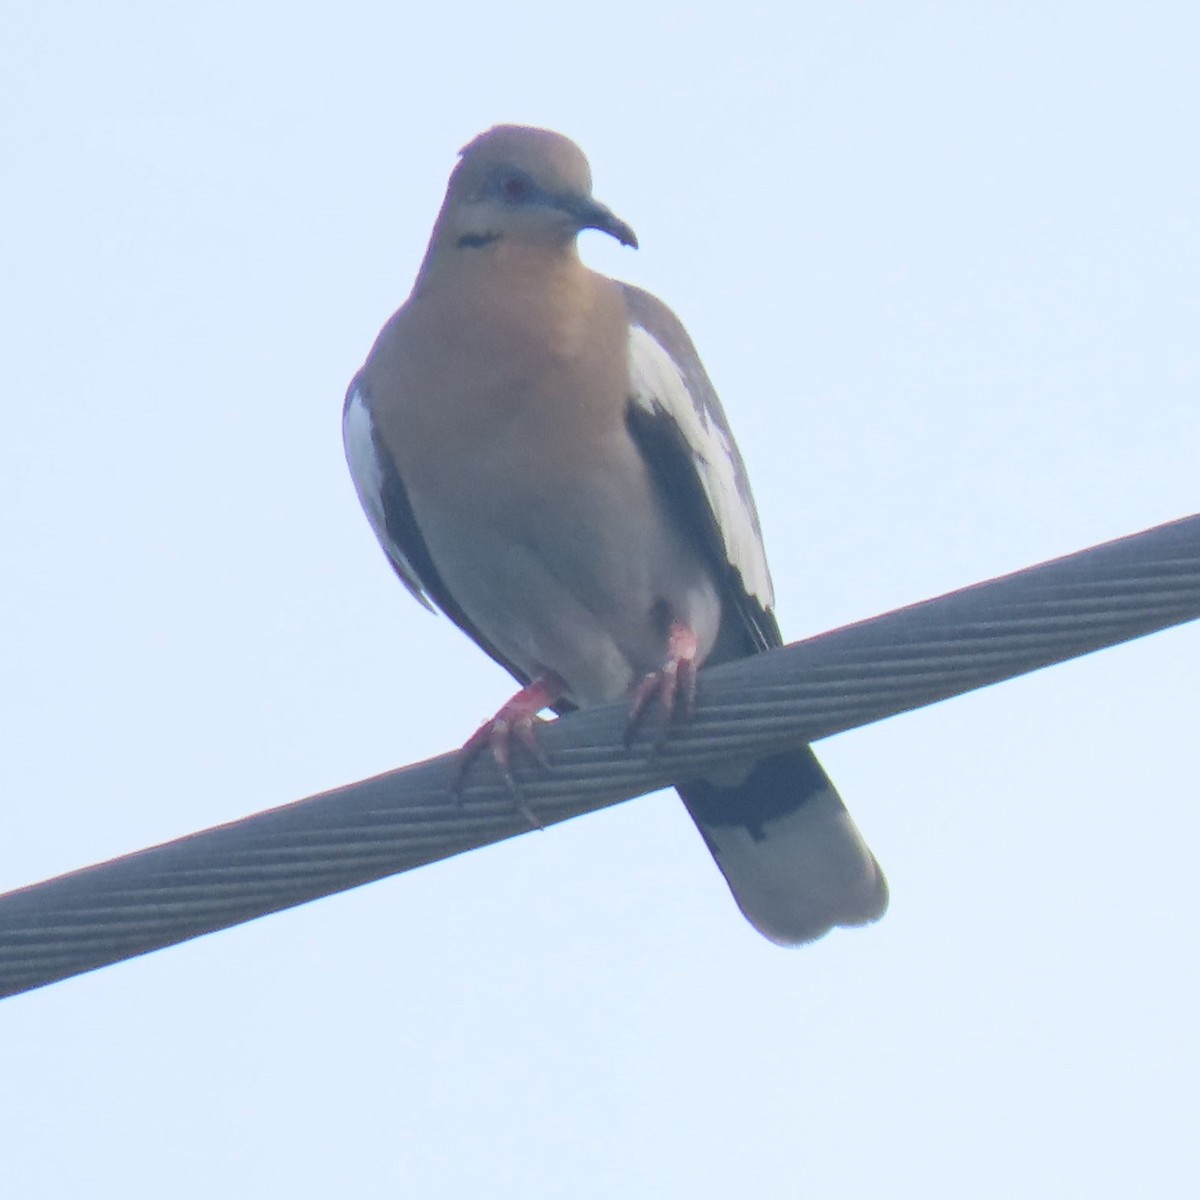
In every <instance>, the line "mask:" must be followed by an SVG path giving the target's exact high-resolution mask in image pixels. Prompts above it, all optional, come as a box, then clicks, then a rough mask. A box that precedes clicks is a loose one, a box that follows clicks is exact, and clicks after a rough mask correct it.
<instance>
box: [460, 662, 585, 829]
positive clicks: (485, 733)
mask: <svg viewBox="0 0 1200 1200" xmlns="http://www.w3.org/2000/svg"><path fill="white" fill-rule="evenodd" d="M562 693H563V688H562V685H561V684H560V683H559V682H558V681H557V680H555V679H552V678H549V677H547V678H538V679H535V680H533V682H532V683H530V684H527V685H526V686H525V687H523V688H522V689H521V690H520V691H519V692H518V693H517V694H516V695H515V696H514V697H513V698H512V699H511V700H509V701H508V702H507V703H506V704H505V705H503V707H502V708H501V709H500V711H499V712H498V713H497V714H496V715H495V716H494V717H492V718H491V720H489V721H484V723H483V724H482V725H480V727H479V728H478V729H477V730H475V732H474V733H473V734H471V736H470V737H469V738H468V739H467V741H466V743H465V744H464V745H463V748H462V749H461V750H460V751H459V752H458V770H457V772H456V773H455V776H454V782H453V783H452V784H451V791H452V793H453V795H454V796H455V798H456V799H458V800H461V799H462V795H463V790H464V789H465V787H466V782H467V774H468V772H469V771H470V769H471V764H472V763H474V761H475V759H476V758H478V757H479V755H480V754H482V753H483V752H484V750H489V751H490V752H491V756H492V761H493V762H494V763H495V764H496V769H497V770H498V771H499V772H500V778H501V779H503V780H504V785H505V787H507V788H508V791H509V794H510V795H511V796H512V798H513V800H514V801H515V802H516V807H517V811H518V812H519V813H521V815H522V816H523V817H525V819H526V820H527V821H528V822H529V823H530V825H532V826H534V827H535V828H537V829H543V828H545V827H544V826H543V825H542V823H541V821H539V820H538V819H537V817H536V816H534V814H533V813H532V812H531V811H530V809H529V807H528V806H527V805H526V804H525V803H524V801H523V800H522V798H521V789H520V786H519V785H518V783H517V780H516V777H515V776H514V774H513V762H512V746H513V743H514V742H515V743H516V744H517V745H518V746H521V747H523V748H524V750H525V751H526V753H527V754H528V755H529V756H530V757H531V758H532V759H533V760H534V762H536V763H537V764H538V766H539V767H541V768H542V769H543V770H545V769H548V768H549V766H550V760H549V759H548V758H547V757H546V752H545V751H544V750H543V749H542V746H541V743H540V742H539V741H538V736H537V727H538V726H539V725H542V724H544V722H543V721H542V719H541V718H540V717H539V716H538V713H539V712H541V711H542V709H543V708H546V707H548V706H549V705H551V704H553V703H554V702H555V701H556V700H557V699H558V698H559V697H560V696H561V695H562Z"/></svg>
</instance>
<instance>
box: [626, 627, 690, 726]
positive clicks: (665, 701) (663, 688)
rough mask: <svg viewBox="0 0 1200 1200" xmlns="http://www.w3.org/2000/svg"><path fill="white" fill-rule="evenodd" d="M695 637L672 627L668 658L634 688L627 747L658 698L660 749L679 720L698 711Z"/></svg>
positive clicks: (686, 628)
mask: <svg viewBox="0 0 1200 1200" xmlns="http://www.w3.org/2000/svg"><path fill="white" fill-rule="evenodd" d="M696 653H697V646H696V635H695V634H694V633H693V632H692V631H691V630H690V629H689V628H688V627H687V626H686V625H683V624H681V623H680V622H678V621H674V622H672V624H671V630H670V633H669V635H668V637H667V656H666V660H665V661H664V662H663V665H662V666H661V667H659V668H658V670H657V671H651V672H650V673H649V674H647V675H643V676H642V678H641V679H640V680H639V681H638V684H637V687H635V688H634V689H633V698H632V699H631V700H630V703H629V719H628V720H627V721H626V723H625V745H626V746H630V745H632V744H633V739H634V737H635V736H636V735H637V731H638V729H639V728H640V727H641V725H642V722H643V720H644V718H645V716H646V713H647V711H648V709H649V708H650V705H651V702H652V701H653V700H654V699H655V698H656V697H657V699H658V710H659V712H660V713H661V714H662V725H661V727H660V729H659V731H658V733H657V735H656V736H655V738H654V745H653V748H654V749H655V750H658V749H660V748H661V746H662V744H663V743H664V742H665V741H666V740H667V735H668V734H669V733H670V732H671V726H672V725H673V724H674V723H675V722H676V721H681V720H682V721H687V720H690V719H691V716H692V714H693V713H694V712H695V710H696V673H697V664H696Z"/></svg>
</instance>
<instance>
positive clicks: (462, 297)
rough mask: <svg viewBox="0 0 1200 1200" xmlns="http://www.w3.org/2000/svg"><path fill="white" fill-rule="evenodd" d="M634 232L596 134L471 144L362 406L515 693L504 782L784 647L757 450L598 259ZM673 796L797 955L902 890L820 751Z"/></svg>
mask: <svg viewBox="0 0 1200 1200" xmlns="http://www.w3.org/2000/svg"><path fill="white" fill-rule="evenodd" d="M583 229H598V230H602V231H603V232H605V233H608V234H611V235H612V236H613V237H614V238H616V239H617V240H618V241H619V242H621V243H623V244H625V245H629V246H636V245H637V240H636V238H635V237H634V234H633V231H632V230H631V229H630V228H629V226H628V225H626V224H625V223H624V222H623V221H621V220H619V219H618V218H617V217H616V216H615V215H614V214H613V213H612V212H610V211H609V209H607V208H605V207H604V206H603V205H602V204H600V203H599V202H597V201H596V200H594V199H593V198H592V194H591V174H590V171H589V169H588V164H587V160H586V159H585V158H584V156H583V154H582V152H581V151H580V150H579V148H578V147H577V146H576V145H575V144H574V143H573V142H571V141H569V140H568V139H566V138H565V137H562V136H561V135H560V134H556V133H551V132H550V131H548V130H544V129H529V128H523V127H519V126H510V125H502V126H497V127H496V128H494V129H491V130H489V131H488V132H487V133H484V134H481V135H480V136H479V137H477V138H476V139H475V140H474V141H473V142H471V143H470V144H469V145H468V146H467V147H466V148H465V149H464V150H463V151H462V155H461V161H460V162H459V164H458V166H457V167H456V168H455V170H454V172H453V174H452V175H451V177H450V183H449V187H448V189H447V192H446V199H445V202H444V203H443V205H442V210H441V213H440V214H439V216H438V219H437V223H436V224H435V225H434V229H433V235H432V238H431V239H430V243H429V249H428V251H427V252H426V255H425V261H424V262H423V263H422V265H421V269H420V272H419V273H418V275H417V280H416V284H415V286H414V288H413V292H412V295H411V296H410V297H409V298H408V301H407V302H406V303H405V305H404V307H403V308H401V309H400V311H399V312H397V313H396V314H395V315H394V316H393V317H392V318H391V320H390V321H388V323H387V324H386V325H385V326H384V328H383V330H382V332H381V333H380V334H379V337H378V339H377V340H376V342H375V345H374V346H373V347H372V349H371V353H370V355H369V356H368V358H367V361H366V364H365V365H364V366H363V368H362V370H361V371H360V372H359V373H358V375H357V376H355V378H354V380H353V382H352V383H351V385H350V389H349V392H348V393H347V396H346V407H345V413H344V419H343V420H344V424H343V432H344V437H345V444H346V456H347V459H348V461H349V464H350V471H351V474H352V475H353V477H354V483H355V487H356V488H357V490H358V495H359V499H360V500H361V501H362V505H363V508H364V509H365V510H366V513H367V517H368V518H369V520H370V522H371V526H372V528H373V529H374V531H375V533H376V535H377V536H378V538H379V541H380V543H381V544H382V546H383V548H384V550H385V552H386V553H387V556H388V558H389V559H390V560H391V563H392V565H393V567H395V569H396V572H397V574H398V575H399V576H400V579H401V580H402V581H403V583H404V584H405V585H406V586H407V587H408V589H409V590H410V591H411V592H412V593H413V595H414V596H416V598H417V599H418V600H420V601H421V603H423V604H424V605H425V606H426V607H429V608H432V607H434V606H435V605H436V607H437V608H440V609H441V610H442V611H443V612H444V613H445V614H446V615H447V616H448V617H450V619H451V620H452V621H454V622H455V624H457V625H458V626H459V628H461V629H462V630H463V631H464V632H465V633H467V634H468V635H469V636H470V637H472V638H474V640H475V641H476V642H477V643H478V644H479V645H480V646H481V647H482V648H483V649H484V650H485V651H487V653H488V654H490V655H491V656H492V657H493V658H494V659H496V661H497V662H499V663H500V664H501V665H503V666H504V667H506V668H507V669H508V670H509V671H510V672H511V673H512V674H513V675H514V676H515V677H516V678H517V679H518V680H520V682H521V684H522V689H521V691H520V692H518V693H517V695H516V696H515V697H514V698H513V699H512V700H511V701H510V702H509V703H508V704H506V705H505V706H504V707H503V708H502V709H501V710H500V712H499V713H498V714H497V715H496V717H495V718H493V719H492V720H491V721H489V722H487V723H486V724H485V725H484V726H483V727H482V729H481V730H480V731H479V733H478V734H476V736H475V737H474V738H472V739H471V740H470V741H469V742H468V743H467V747H466V749H465V751H464V753H466V754H467V755H468V756H470V755H471V754H473V753H474V751H475V750H476V749H478V748H479V747H480V746H481V745H490V747H491V749H492V752H493V753H494V755H495V757H496V759H497V762H498V764H499V766H500V767H501V769H502V770H503V771H504V772H505V773H506V774H507V773H508V771H509V762H508V756H509V740H510V738H513V737H515V738H517V739H518V740H520V741H522V742H524V743H525V744H526V745H529V746H531V747H532V746H533V733H532V728H533V720H534V718H535V716H536V714H537V713H538V712H540V711H541V710H542V709H544V708H547V707H553V708H554V709H556V710H557V711H559V712H564V711H568V710H570V709H572V708H576V707H586V706H588V705H594V704H602V703H606V702H610V701H613V700H615V699H617V698H619V697H622V696H628V697H629V698H630V704H631V710H632V716H631V720H633V721H636V720H637V717H638V716H639V715H640V713H641V712H642V710H643V709H644V708H645V707H646V706H647V704H648V703H650V704H652V705H653V706H656V707H660V708H661V709H662V710H663V711H664V713H665V714H666V717H667V719H670V718H671V717H672V716H673V715H676V714H678V713H680V712H684V713H685V712H686V710H687V708H688V707H689V705H690V700H691V694H692V691H693V689H694V684H695V671H696V668H697V667H698V666H700V665H701V664H703V663H706V662H707V663H718V662H723V661H727V660H730V659H735V658H741V657H744V656H745V655H748V654H753V653H755V652H756V651H759V650H763V649H766V648H768V647H771V646H777V645H779V644H780V642H781V638H780V634H779V628H778V625H777V624H776V622H775V618H774V616H773V614H772V611H771V609H772V604H773V596H772V590H771V579H770V575H769V574H768V571H767V562H766V557H765V554H764V551H763V546H762V538H761V535H760V532H759V522H758V515H757V512H756V511H755V507H754V501H753V499H752V498H751V495H750V488H749V484H748V481H747V479H746V472H745V468H744V466H743V464H742V459H741V456H740V454H739V453H738V450H737V447H736V446H735V444H734V441H733V436H732V434H731V433H730V431H729V426H728V423H727V422H726V419H725V414H724V413H723V412H722V410H721V406H720V403H719V402H718V400H717V396H716V393H715V392H714V390H713V387H712V385H711V384H710V383H709V381H708V377H707V376H706V375H705V373H704V368H703V367H702V366H701V364H700V359H699V358H698V357H697V355H696V351H695V349H694V348H693V346H692V343H691V340H690V339H689V337H688V335H687V332H686V331H685V330H684V328H683V326H682V325H681V324H680V322H679V320H678V319H677V318H676V317H675V315H674V314H673V313H672V312H671V311H670V310H669V309H668V308H667V307H666V306H665V305H663V304H662V303H661V302H660V301H658V300H656V299H655V298H654V297H653V296H651V295H649V294H648V293H647V292H644V291H641V290H640V289H638V288H635V287H631V286H630V285H628V284H623V283H618V282H616V281H615V280H612V279H608V278H606V277H605V276H603V275H599V274H597V273H596V272H594V271H591V270H589V269H588V268H587V267H586V266H584V265H583V263H582V262H581V261H580V258H579V253H578V249H577V246H576V238H577V235H578V234H579V232H580V231H581V230H583ZM679 791H680V795H681V796H682V797H683V801H684V803H685V804H686V805H687V808H688V811H689V812H690V813H691V815H692V818H693V819H694V820H695V822H696V824H697V826H698V827H699V829H700V832H701V833H702V834H703V836H704V840H705V841H706V843H707V844H708V847H709V849H710V850H711V851H712V854H713V856H714V858H715V859H716V860H717V863H718V865H719V866H720V868H721V870H722V872H723V873H724V875H725V878H726V880H727V881H728V883H729V887H730V889H731V890H732V892H733V895H734V897H735V898H736V900H737V902H738V904H739V905H740V906H741V909H742V911H743V912H744V913H745V914H746V916H747V917H748V918H749V919H750V921H751V922H752V923H753V924H754V925H755V926H756V927H757V928H758V929H759V930H760V931H761V932H762V933H763V934H765V935H766V936H767V937H768V938H770V939H772V940H773V941H776V942H779V943H781V944H794V943H799V942H806V941H810V940H811V939H813V938H816V937H820V936H821V935H822V934H824V933H826V932H827V931H828V930H829V929H830V928H831V927H832V926H834V925H859V924H863V923H865V922H868V921H872V920H874V919H875V918H877V917H879V916H880V915H881V914H882V913H883V911H884V909H885V908H886V906H887V884H886V882H885V880H884V877H883V874H882V872H881V871H880V869H879V867H878V865H877V864H876V862H875V859H874V858H873V856H872V855H871V852H870V851H869V850H868V849H867V847H866V845H865V844H864V843H863V841H862V839H861V837H860V836H859V834H858V831H857V830H856V829H855V827H854V824H853V823H852V821H851V820H850V816H849V814H848V813H847V812H846V810H845V808H844V807H843V805H842V802H841V800H840V798H839V797H838V795H837V792H836V791H835V790H834V788H833V785H832V784H831V783H830V781H829V779H828V777H827V776H826V775H825V773H824V771H823V770H822V769H821V766H820V764H819V763H818V762H817V760H816V758H815V756H814V755H813V753H812V751H811V750H810V749H808V748H807V747H805V748H803V749H799V750H789V751H787V752H784V753H781V754H777V755H774V756H772V757H770V758H766V759H763V760H761V761H759V762H755V763H731V764H730V765H729V767H728V769H727V770H726V771H724V772H722V776H721V777H720V778H714V779H705V780H696V781H692V782H689V783H685V784H682V785H680V787H679Z"/></svg>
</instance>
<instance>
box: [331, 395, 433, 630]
mask: <svg viewBox="0 0 1200 1200" xmlns="http://www.w3.org/2000/svg"><path fill="white" fill-rule="evenodd" d="M342 443H343V445H344V446H345V448H346V462H347V463H348V464H349V467H350V477H351V479H353V480H354V490H355V491H356V492H357V493H358V500H359V503H360V504H361V505H362V506H363V511H364V512H365V513H366V514H367V520H368V521H369V522H370V523H371V528H372V529H373V530H374V531H375V536H376V537H377V538H378V539H379V544H380V545H381V546H382V547H383V551H384V553H385V554H386V555H387V556H388V558H389V559H390V560H391V563H392V566H394V567H395V568H396V573H397V574H398V575H399V576H400V579H401V580H402V581H403V583H404V584H405V586H406V587H407V588H408V590H409V591H410V592H412V594H413V595H414V596H416V598H417V599H418V600H420V602H421V603H422V604H423V605H425V607H426V608H427V609H429V611H430V612H435V611H436V610H435V609H434V607H433V605H432V604H431V603H430V601H429V597H428V596H427V595H426V593H425V589H424V587H423V586H422V585H421V577H420V576H419V575H418V574H417V572H416V571H415V570H414V568H413V565H412V563H411V562H409V560H408V557H407V555H405V553H404V551H403V550H402V549H401V548H400V547H399V546H397V545H396V543H395V541H394V540H393V539H392V537H391V535H390V534H389V533H388V527H387V515H386V509H385V507H384V500H383V464H382V463H381V462H380V461H379V451H378V449H377V447H376V444H375V421H374V419H373V418H372V416H371V410H370V408H369V407H368V406H367V398H366V396H364V395H363V391H362V389H361V388H360V387H359V386H358V384H357V382H355V383H354V384H352V385H351V388H350V395H349V397H348V398H347V400H346V408H345V411H344V412H343V413H342Z"/></svg>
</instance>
